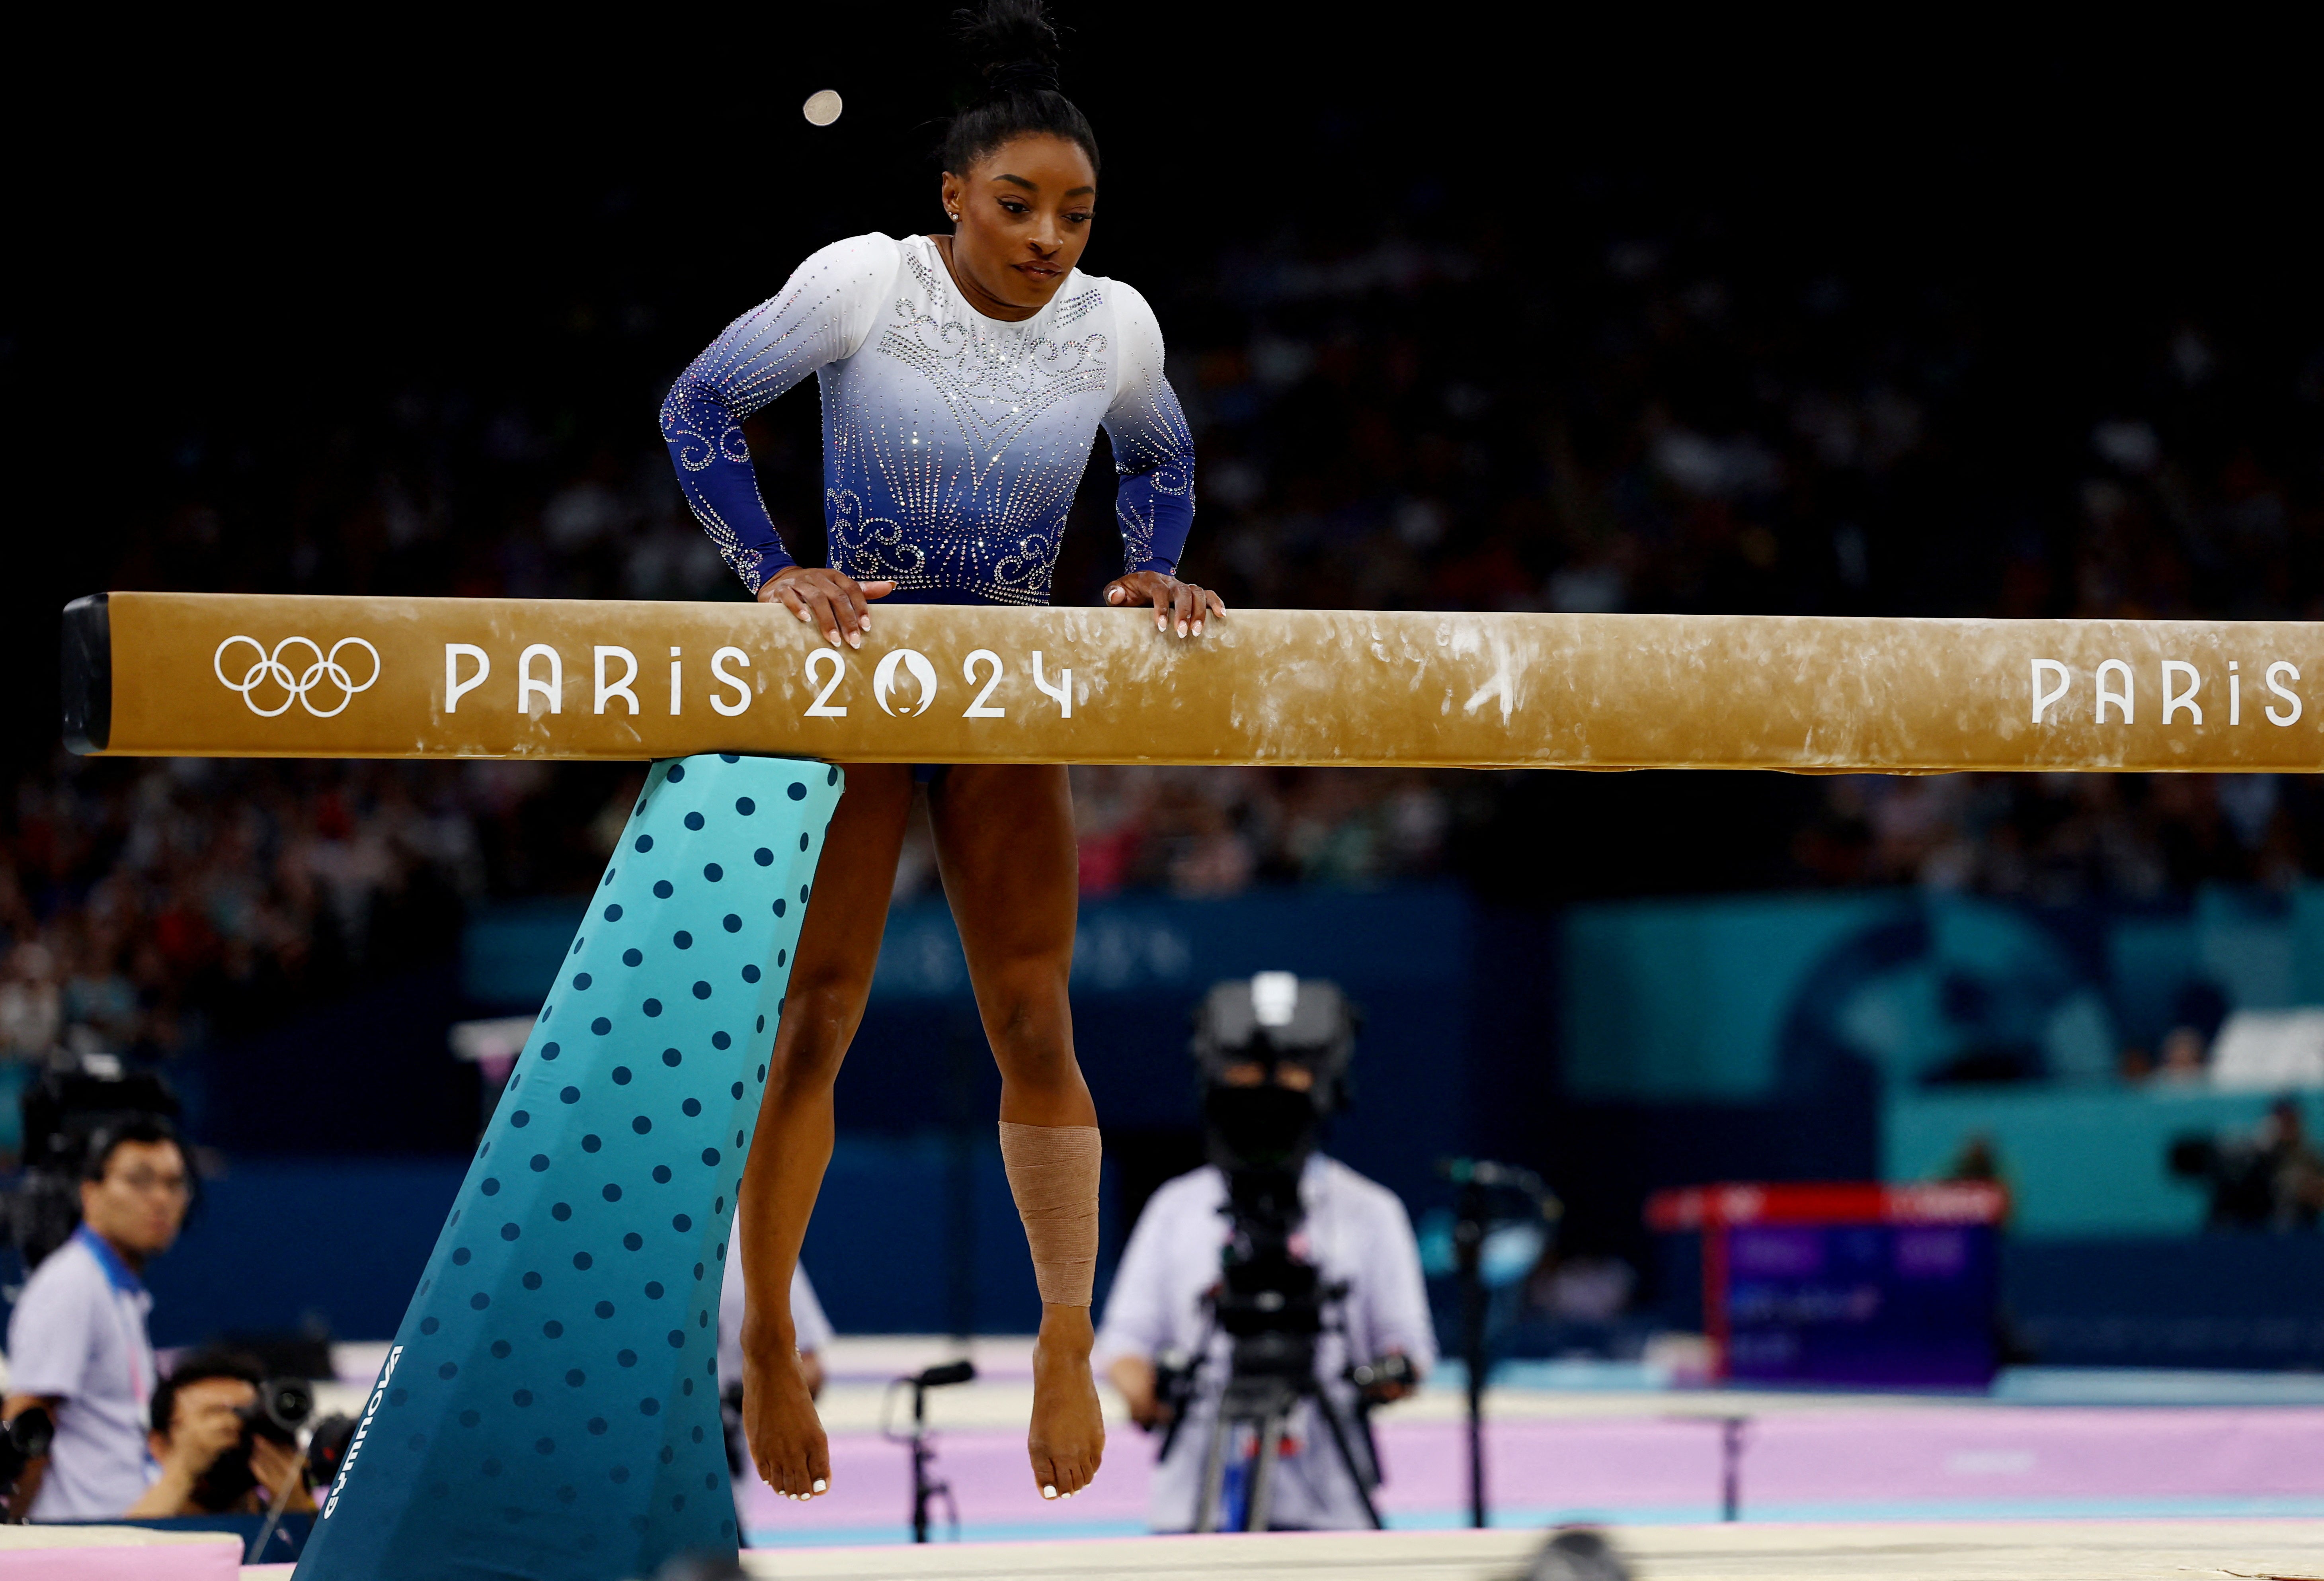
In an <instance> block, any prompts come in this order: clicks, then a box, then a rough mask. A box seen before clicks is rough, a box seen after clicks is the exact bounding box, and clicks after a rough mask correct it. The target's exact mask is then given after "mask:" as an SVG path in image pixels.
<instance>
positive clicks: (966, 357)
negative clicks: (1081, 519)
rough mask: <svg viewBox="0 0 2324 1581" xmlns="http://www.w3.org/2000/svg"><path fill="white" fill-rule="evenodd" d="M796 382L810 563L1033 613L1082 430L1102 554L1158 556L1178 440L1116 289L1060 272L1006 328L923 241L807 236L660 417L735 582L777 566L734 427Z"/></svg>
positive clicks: (1179, 512) (1171, 520) (1173, 499)
mask: <svg viewBox="0 0 2324 1581" xmlns="http://www.w3.org/2000/svg"><path fill="white" fill-rule="evenodd" d="M809 371H815V372H816V373H817V374H818V375H819V377H820V380H821V383H822V386H823V395H824V474H825V494H824V506H825V526H826V528H827V531H828V536H829V542H830V546H831V563H832V565H833V566H834V567H835V568H836V569H841V570H844V571H845V572H847V573H848V574H849V575H850V576H853V577H855V578H858V579H859V580H873V579H889V580H893V581H895V582H896V583H897V584H898V585H899V587H903V588H906V589H909V590H913V591H916V592H919V593H922V594H936V595H937V596H954V597H960V598H964V599H971V600H976V601H981V602H992V603H1007V604H1045V603H1047V601H1048V595H1049V582H1050V578H1051V575H1052V573H1053V571H1054V569H1055V567H1056V558H1057V550H1058V545H1059V541H1060V538H1061V536H1062V534H1063V532H1064V530H1065V520H1066V515H1067V513H1068V512H1069V510H1070V509H1071V507H1072V504H1073V498H1074V489H1075V487H1076V485H1078V484H1079V482H1080V479H1081V476H1082V471H1083V468H1084V466H1085V465H1086V463H1087V461H1088V458H1089V448H1090V444H1091V442H1092V440H1093V438H1094V436H1095V433H1096V430H1097V429H1098V427H1099V426H1100V425H1101V424H1102V425H1103V427H1104V428H1105V429H1106V430H1107V433H1108V435H1109V436H1110V437H1111V439H1112V442H1113V448H1114V459H1115V465H1116V469H1117V471H1118V473H1119V474H1120V480H1119V485H1118V487H1117V491H1116V513H1117V515H1118V517H1119V519H1120V526H1121V532H1122V543H1123V551H1124V567H1125V569H1129V570H1163V571H1169V570H1172V569H1175V568H1176V563H1177V557H1178V553H1179V551H1180V550H1181V548H1182V547H1183V545H1184V543H1185V534H1186V529H1187V527H1188V525H1189V524H1190V523H1191V522H1192V519H1193V516H1194V443H1193V439H1192V436H1191V434H1190V433H1189V432H1188V430H1187V427H1186V421H1185V415H1184V413H1183V412H1182V411H1180V409H1179V406H1178V402H1177V399H1176V396H1175V395H1174V394H1172V393H1171V390H1170V386H1169V384H1168V383H1167V380H1166V379H1165V378H1164V377H1163V374H1162V351H1161V337H1160V332H1159V330H1158V329H1157V328H1156V327H1155V326H1154V321H1153V315H1152V311H1151V310H1150V309H1148V307H1147V305H1146V303H1145V300H1144V299H1143V298H1141V297H1139V295H1138V293H1137V292H1136V291H1131V290H1130V288H1129V287H1127V286H1124V285H1121V284H1120V283H1119V282H1113V281H1108V280H1102V279H1098V278H1094V277H1090V276H1085V275H1082V274H1080V273H1075V274H1074V275H1073V276H1071V277H1069V278H1068V280H1067V281H1066V282H1065V287H1064V288H1063V289H1062V290H1061V291H1059V292H1058V294H1057V297H1056V300H1053V301H1052V302H1051V303H1050V304H1049V306H1048V307H1047V308H1045V309H1044V310H1042V311H1041V312H1039V313H1037V314H1036V315H1035V316H1034V317H1033V318H1031V319H1026V320H1023V321H1021V322H1018V323H1004V322H1001V321H1000V320H997V319H987V318H985V317H983V316H982V315H981V314H978V313H976V312H974V311H973V310H970V309H969V308H968V307H967V305H966V303H965V302H964V300H962V299H961V297H960V294H959V292H958V291H957V290H956V289H955V288H954V285H953V284H952V281H951V277H950V275H949V273H947V272H946V270H945V266H944V264H943V261H942V259H941V258H940V257H939V256H938V255H937V254H936V248H935V246H934V245H933V244H932V243H931V242H929V241H928V240H927V238H926V237H920V236H914V237H910V238H908V239H906V240H904V241H901V242H895V241H890V239H889V238H887V237H885V236H862V237H855V238H852V239H851V240H850V241H847V242H844V243H840V244H836V245H835V246H832V247H828V248H825V250H824V251H823V252H821V253H818V254H816V255H815V257H813V258H810V259H809V260H808V261H807V264H803V265H802V266H801V267H800V269H799V271H798V273H797V274H795V275H793V276H792V278H791V281H790V282H789V283H788V285H786V286H785V288H784V290H783V291H782V292H781V293H780V294H779V295H778V296H777V297H775V298H773V299H771V300H770V301H768V302H767V303H765V304H762V305H761V307H760V308H758V309H756V310H753V311H752V312H751V313H748V314H745V315H744V316H743V317H742V318H741V319H737V320H735V322H734V323H733V325H731V326H729V328H728V329H727V331H726V333H725V334H724V335H722V336H721V337H719V338H718V340H717V341H716V342H715V343H714V344H713V345H712V346H711V347H710V348H709V349H708V350H706V351H705V352H704V353H703V354H702V356H700V357H698V358H696V361H695V363H694V365H692V366H691V367H689V368H688V369H687V372H686V374H684V375H683V376H682V377H681V378H680V379H679V380H678V384H676V385H674V386H673V387H672V389H671V392H670V395H669V400H668V402H665V403H664V406H663V411H662V429H663V432H664V434H665V436H666V437H667V438H668V439H669V447H670V453H671V457H672V459H673V461H674V462H675V463H676V465H677V467H678V477H679V481H680V483H681V484H682V485H684V486H685V488H686V492H687V498H688V500H689V502H690V503H691V504H693V506H694V508H695V512H696V515H697V516H698V517H699V518H700V519H701V521H702V523H703V526H704V528H705V530H706V531H707V532H709V533H710V535H711V537H712V539H713V540H714V541H716V542H717V544H718V546H719V550H720V552H721V554H722V555H724V557H725V559H727V561H728V563H729V564H731V565H733V567H734V569H735V570H736V571H737V573H738V574H740V575H741V576H742V579H743V581H744V583H745V584H746V585H748V586H750V587H752V588H753V589H754V590H755V589H756V588H757V587H759V586H760V584H761V582H762V581H763V580H764V579H765V578H767V577H769V576H771V575H772V574H773V573H774V572H775V571H776V570H778V569H781V567H783V566H784V565H787V564H789V563H791V562H790V558H789V556H788V553H787V552H786V551H785V550H783V548H782V546H781V542H780V540H779V537H777V535H776V534H775V532H774V528H773V524H772V522H771V521H770V520H769V519H768V518H767V514H766V508H765V505H764V504H763V503H762V502H761V500H760V497H759V495H758V491H757V486H756V482H755V479H754V478H752V476H751V473H750V460H749V451H748V448H747V447H746V446H745V445H744V444H743V442H742V430H741V420H742V417H744V416H746V415H748V413H749V412H751V411H755V410H757V408H759V407H760V406H762V405H764V404H766V402H769V401H771V400H773V399H774V398H775V397H776V396H777V395H779V394H780V393H782V392H783V391H784V390H787V389H788V388H789V387H790V386H791V385H793V384H797V383H798V381H799V380H800V379H801V378H804V377H805V376H806V374H807V373H808V372H809Z"/></svg>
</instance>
